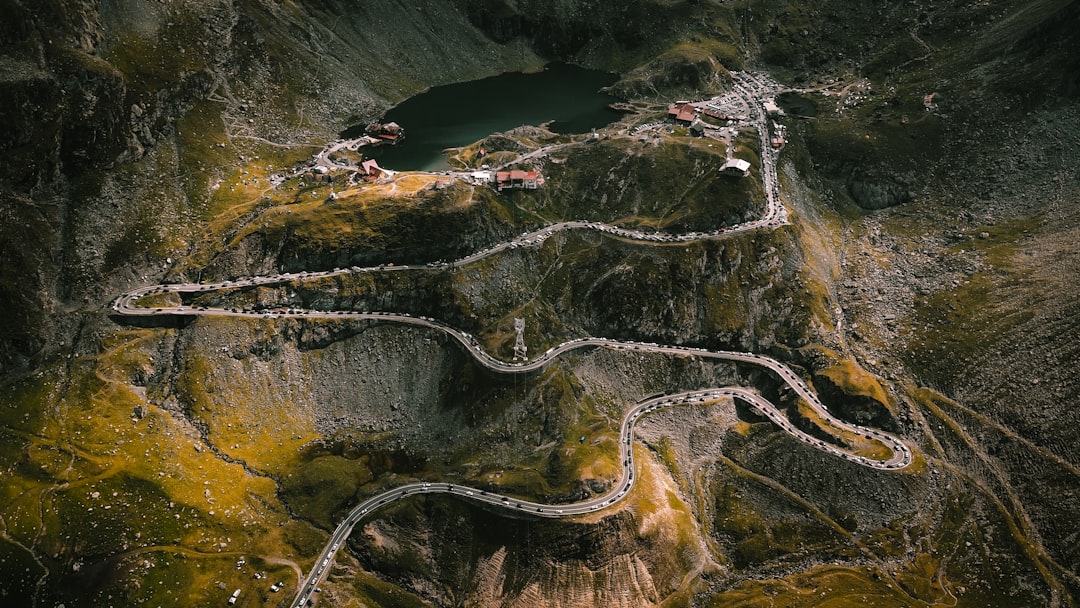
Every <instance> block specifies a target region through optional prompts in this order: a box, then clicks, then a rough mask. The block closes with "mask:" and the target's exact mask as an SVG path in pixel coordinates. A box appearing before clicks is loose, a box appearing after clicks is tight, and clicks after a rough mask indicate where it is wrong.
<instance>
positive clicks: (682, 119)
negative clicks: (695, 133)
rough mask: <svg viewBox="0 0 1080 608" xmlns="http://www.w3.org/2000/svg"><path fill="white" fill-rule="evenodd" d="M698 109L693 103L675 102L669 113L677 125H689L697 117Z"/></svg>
mask: <svg viewBox="0 0 1080 608" xmlns="http://www.w3.org/2000/svg"><path fill="white" fill-rule="evenodd" d="M697 112H698V109H697V108H695V107H694V106H693V104H689V103H683V104H673V105H672V106H671V107H669V108H668V111H667V115H668V118H670V119H671V120H672V121H674V122H675V124H677V125H684V126H687V127H689V126H690V124H691V123H693V122H694V119H695V118H697Z"/></svg>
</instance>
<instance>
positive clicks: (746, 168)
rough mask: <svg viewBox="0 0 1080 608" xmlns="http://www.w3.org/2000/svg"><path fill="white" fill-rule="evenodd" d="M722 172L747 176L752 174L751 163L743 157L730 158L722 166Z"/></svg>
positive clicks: (736, 175)
mask: <svg viewBox="0 0 1080 608" xmlns="http://www.w3.org/2000/svg"><path fill="white" fill-rule="evenodd" d="M720 174H721V175H732V176H735V177H746V176H747V175H750V163H749V162H748V161H745V160H743V159H741V158H729V159H727V162H725V163H724V166H722V167H720Z"/></svg>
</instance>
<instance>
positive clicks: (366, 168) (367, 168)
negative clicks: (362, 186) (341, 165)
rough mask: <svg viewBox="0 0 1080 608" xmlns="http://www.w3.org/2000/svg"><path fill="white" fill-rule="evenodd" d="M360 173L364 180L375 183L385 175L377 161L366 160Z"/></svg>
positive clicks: (361, 166) (361, 165) (361, 164)
mask: <svg viewBox="0 0 1080 608" xmlns="http://www.w3.org/2000/svg"><path fill="white" fill-rule="evenodd" d="M360 173H361V175H362V176H363V178H364V179H366V180H368V181H375V180H377V179H379V178H380V177H382V174H383V173H385V172H384V171H383V169H382V167H380V166H379V163H377V162H375V159H373V158H372V159H370V160H365V161H364V162H362V163H360Z"/></svg>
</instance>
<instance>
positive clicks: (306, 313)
mask: <svg viewBox="0 0 1080 608" xmlns="http://www.w3.org/2000/svg"><path fill="white" fill-rule="evenodd" d="M734 78H735V84H734V88H733V91H734V92H735V93H736V94H737V95H738V96H739V97H740V98H741V99H742V100H743V101H744V102H745V105H746V107H747V108H749V118H748V126H753V127H754V128H756V129H757V131H758V133H759V135H760V137H761V160H762V167H761V177H762V182H763V185H764V189H765V193H766V205H765V213H764V214H763V215H762V217H761V218H759V219H756V220H753V221H750V222H746V223H743V224H738V225H735V226H729V227H725V228H720V229H717V230H714V231H711V232H693V233H688V234H666V233H659V232H641V231H637V230H630V229H627V228H621V227H618V226H611V225H607V224H602V223H598V222H589V221H584V220H580V221H567V222H561V223H557V224H552V225H549V226H546V227H544V228H541V229H539V230H535V231H532V232H527V233H524V234H522V235H521V236H519V237H517V238H516V239H513V240H511V241H508V242H504V243H500V244H498V245H495V246H493V247H490V248H488V249H484V250H482V251H478V252H476V253H474V254H471V255H468V256H466V257H464V258H461V259H459V260H457V261H455V262H452V263H445V262H434V263H428V264H423V265H421V264H415V265H402V266H396V265H393V264H389V263H387V264H384V265H380V266H378V267H368V268H360V267H352V268H347V269H341V268H336V269H334V270H330V271H324V272H297V273H282V274H276V275H270V276H260V277H250V278H243V279H237V280H235V281H222V282H219V283H178V284H162V285H151V286H147V287H142V288H139V289H135V290H132V291H129V292H127V293H124V294H122V295H120V296H118V297H117V298H116V299H114V300H113V302H112V303H111V308H112V310H113V312H114V313H115V314H116V315H120V316H133V317H140V316H141V317H145V316H175V315H182V316H219V317H257V318H267V319H273V318H310V319H354V320H374V321H384V322H390V323H399V324H403V325H412V326H417V327H421V328H426V329H430V330H434V331H441V332H443V333H445V334H447V335H449V336H450V337H452V338H453V339H454V340H456V341H457V342H459V343H460V344H461V345H462V346H463V347H464V348H465V349H466V350H467V351H468V352H469V353H470V354H471V355H472V356H473V357H474V358H475V359H476V360H477V362H479V363H480V364H481V365H483V366H484V367H486V368H487V369H489V370H491V371H493V372H497V373H510V374H514V373H527V372H532V371H535V370H538V369H540V368H542V367H544V366H546V365H548V364H549V363H551V362H552V361H554V360H555V359H557V358H558V357H560V356H562V355H564V354H566V353H569V352H572V351H576V350H580V349H586V348H607V349H612V350H616V351H630V352H638V353H657V354H664V355H671V356H676V357H695V358H700V359H711V360H721V361H732V362H736V363H742V364H748V365H756V366H759V367H763V368H765V369H768V370H769V371H770V372H772V373H773V374H774V375H775V376H776V377H778V378H779V379H780V380H781V381H782V382H784V383H785V384H787V386H789V387H790V388H791V389H792V390H793V391H794V392H795V394H796V395H797V396H798V397H799V398H801V399H802V400H803V401H804V402H805V403H806V404H808V405H809V407H810V408H811V409H813V410H814V412H815V413H816V414H817V415H818V416H820V417H821V418H822V419H824V420H825V421H827V422H828V424H830V425H831V426H832V427H833V428H835V429H839V430H840V431H842V432H847V433H851V434H854V435H857V436H860V437H863V438H864V439H866V440H868V441H870V442H873V443H878V444H880V445H883V446H885V447H886V448H887V449H888V450H889V452H890V454H891V456H890V457H888V458H886V459H873V458H868V457H866V456H862V455H859V454H857V453H854V452H853V451H848V450H845V449H843V448H841V447H838V446H837V445H835V444H833V443H829V442H825V441H823V440H821V439H818V438H816V437H814V436H812V435H810V434H808V433H806V432H804V431H802V430H801V429H799V428H797V427H796V426H795V425H794V424H793V423H792V422H791V421H790V420H789V418H788V417H787V415H785V414H784V413H783V412H782V411H780V410H779V409H778V408H777V407H776V406H775V405H773V404H772V403H771V402H770V401H768V400H767V399H765V398H764V397H762V396H761V395H760V394H758V393H757V392H755V391H754V390H753V389H750V388H745V387H722V388H710V389H702V390H695V391H690V392H683V393H678V394H672V395H660V396H655V397H651V398H648V399H645V400H644V401H641V402H639V403H637V404H636V405H635V406H634V407H633V408H631V409H630V410H629V411H628V412H626V414H625V416H624V417H623V419H622V423H621V425H620V429H619V460H620V461H621V462H622V463H623V465H622V475H621V476H620V478H619V480H618V481H617V482H615V484H614V485H613V486H612V489H611V490H609V491H608V492H607V493H605V494H603V495H602V496H598V497H594V498H590V499H588V500H585V501H581V502H577V503H571V504H544V503H538V502H532V501H528V500H523V499H520V498H514V497H511V496H506V495H502V494H497V493H494V492H488V491H484V490H480V489H477V488H471V487H467V486H461V485H457V484H449V483H438V482H416V483H408V484H404V485H401V486H397V487H395V488H392V489H390V490H387V491H385V492H382V493H380V494H377V495H375V496H372V497H371V498H368V499H367V500H365V501H363V502H362V503H360V504H358V505H356V506H355V507H354V508H353V509H352V510H351V511H350V512H349V514H348V516H347V517H346V518H345V519H344V520H343V521H342V522H341V523H340V524H339V525H338V526H337V528H336V529H335V530H334V531H333V533H332V534H331V536H330V539H329V541H328V542H327V544H326V546H325V547H324V548H323V550H322V552H321V553H320V554H319V556H318V558H317V559H316V561H315V565H314V567H313V568H312V570H311V572H309V573H308V576H307V577H306V579H305V580H303V581H300V582H299V588H298V590H297V594H296V597H295V598H294V599H293V601H292V604H291V606H293V607H294V608H299V607H301V606H304V605H307V604H309V603H311V602H313V599H314V598H313V594H314V593H315V592H316V591H317V590H318V587H319V585H320V584H321V583H322V581H323V580H325V578H326V576H327V575H328V574H329V572H330V568H331V566H332V564H333V563H334V556H335V554H336V553H337V551H338V549H339V548H340V547H341V545H342V544H343V543H344V542H345V540H346V539H347V538H348V536H349V534H351V532H352V530H353V528H354V527H355V526H356V524H357V523H358V522H359V521H360V520H361V519H363V518H364V517H366V516H367V515H369V514H370V513H372V512H373V511H375V510H376V509H379V508H381V507H383V506H385V505H387V504H389V503H391V502H394V501H397V500H401V499H403V498H405V497H407V496H410V495H413V494H432V493H443V494H454V495H456V496H460V497H462V498H464V499H467V500H472V501H476V502H479V503H485V504H487V505H490V506H492V507H495V508H501V509H507V510H509V511H513V512H518V513H522V514H528V515H530V516H535V517H552V518H555V517H570V516H574V515H581V514H584V513H590V512H593V511H597V510H599V509H603V508H606V507H609V506H611V505H613V504H615V503H616V502H618V501H619V500H621V499H622V498H623V497H625V496H626V494H627V493H628V492H629V491H630V489H631V488H632V487H633V485H634V454H633V449H632V444H633V438H634V424H635V423H636V422H637V421H638V420H639V419H641V418H642V417H643V416H645V415H647V414H649V413H650V412H653V411H656V410H658V409H661V408H667V407H674V406H677V405H684V404H706V403H712V402H716V401H720V400H727V399H739V400H741V401H743V402H745V403H746V404H748V405H749V406H751V407H752V408H753V409H755V410H756V411H758V412H760V413H761V414H762V415H764V416H766V417H768V418H769V419H770V420H771V421H772V422H773V423H774V424H776V425H777V426H778V427H779V428H780V429H782V430H783V431H784V432H786V433H788V434H789V435H791V436H792V437H794V438H795V439H797V440H799V441H802V442H804V443H806V444H808V445H810V446H812V447H814V448H816V449H819V450H822V451H824V452H827V453H829V454H832V455H834V456H836V457H838V458H842V459H845V460H848V461H850V462H853V463H855V464H859V465H862V466H866V467H870V468H874V469H879V470H883V471H890V470H898V469H903V468H905V467H907V466H908V465H910V464H911V463H912V461H913V456H912V452H911V449H910V448H909V447H908V446H907V445H906V444H905V443H904V442H903V441H901V440H900V439H899V438H897V437H895V436H893V435H890V434H887V433H883V432H881V431H878V430H876V429H870V428H865V427H861V426H857V425H853V424H849V423H847V422H844V421H842V420H839V419H837V418H836V417H834V416H833V415H832V414H831V413H830V412H829V411H828V408H826V407H825V405H824V404H823V403H821V401H820V400H819V399H818V397H817V395H816V394H815V393H814V392H813V391H812V390H810V388H809V387H808V386H807V385H806V383H805V382H804V381H803V380H802V379H801V378H800V377H799V376H798V375H797V374H796V373H795V372H794V371H793V370H791V368H789V367H788V366H786V365H784V364H783V363H781V362H779V361H777V360H775V359H771V358H769V357H765V356H763V355H758V354H753V353H743V352H735V351H711V350H706V349H701V348H692V347H685V346H664V345H659V344H654V343H646V342H632V341H619V340H612V339H608V338H593V337H588V338H578V339H576V340H570V341H568V342H564V343H562V344H559V345H557V346H554V347H552V348H550V349H548V350H547V351H546V352H544V353H543V354H541V355H539V356H538V357H535V358H533V359H530V360H527V361H520V362H506V361H502V360H500V359H496V358H495V357H493V356H492V355H491V354H489V353H488V352H487V351H486V350H484V348H483V347H482V346H481V345H480V343H479V341H477V340H476V338H474V337H473V336H471V335H470V334H468V333H466V332H464V331H460V330H458V329H455V328H453V327H450V326H448V325H446V324H444V323H441V322H439V321H437V320H435V319H431V318H427V317H423V316H412V315H408V314H402V313H393V312H357V311H345V310H342V311H318V310H302V309H287V310H285V311H281V310H277V311H265V310H247V309H237V308H208V307H201V306H188V305H182V304H181V305H176V306H159V307H144V306H141V305H140V304H139V301H140V300H141V299H142V298H145V297H147V296H152V295H157V294H168V293H175V294H198V293H204V292H213V291H218V290H223V289H242V288H247V287H253V286H258V285H274V284H283V283H289V282H292V281H298V280H306V279H315V278H323V277H333V276H338V275H345V274H359V273H381V272H408V271H415V270H422V269H431V268H441V267H450V266H464V265H467V264H471V263H473V262H477V261H479V260H482V259H484V258H486V257H489V256H493V255H498V254H499V253H501V252H503V251H506V250H509V249H515V248H518V247H535V246H538V245H539V244H541V243H543V242H544V240H546V239H547V238H549V237H551V236H552V235H553V234H555V233H557V232H560V231H565V230H594V231H599V232H602V233H606V234H610V235H612V236H614V237H617V238H623V239H628V240H633V241H643V242H656V243H687V242H692V241H698V240H703V239H716V238H727V237H730V236H732V235H734V234H739V233H743V232H747V231H751V230H757V229H764V228H772V227H776V226H780V225H782V224H786V223H787V222H788V219H787V214H786V211H785V209H784V206H783V204H782V202H781V201H780V195H779V192H778V182H777V176H776V152H775V151H774V150H773V149H772V148H771V147H770V146H769V145H768V144H769V142H768V131H767V128H766V124H765V121H766V116H765V115H764V112H763V110H762V106H761V103H762V101H763V99H765V98H769V99H771V98H772V95H774V94H775V92H776V91H777V90H779V88H778V86H777V85H776V84H775V83H773V82H772V81H771V80H769V79H768V78H767V77H764V76H761V75H752V74H748V73H745V72H743V73H736V74H734ZM703 103H705V102H703Z"/></svg>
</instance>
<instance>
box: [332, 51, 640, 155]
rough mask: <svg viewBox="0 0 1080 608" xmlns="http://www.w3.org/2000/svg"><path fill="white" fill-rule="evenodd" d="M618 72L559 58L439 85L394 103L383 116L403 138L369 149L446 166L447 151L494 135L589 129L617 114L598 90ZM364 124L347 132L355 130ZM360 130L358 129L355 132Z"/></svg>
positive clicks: (348, 133) (584, 131) (600, 125)
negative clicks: (542, 128)
mask: <svg viewBox="0 0 1080 608" xmlns="http://www.w3.org/2000/svg"><path fill="white" fill-rule="evenodd" d="M616 79H617V76H615V75H614V74H609V73H607V72H600V71H596V70H586V69H584V68H579V67H576V66H571V65H565V64H554V65H550V66H548V67H547V68H545V69H544V70H543V71H542V72H537V73H535V74H521V73H513V74H502V75H499V76H492V77H491V78H484V79H483V80H474V81H472V82H462V83H457V84H449V85H445V86H440V87H434V88H432V89H430V90H428V91H427V92H424V93H421V94H419V95H416V96H414V97H410V98H409V99H406V100H405V101H403V102H402V103H400V104H399V105H397V106H394V107H393V108H391V109H390V110H389V111H388V112H387V113H386V116H384V117H383V119H382V122H391V121H393V122H396V123H398V124H399V125H401V126H402V127H403V128H404V129H405V139H404V140H402V141H401V142H400V143H398V144H397V145H395V146H380V147H377V148H370V149H368V150H366V152H365V153H366V154H367V155H369V156H371V157H373V158H375V159H376V160H378V161H379V164H380V165H382V166H384V167H386V168H388V169H395V170H398V171H439V170H443V169H448V168H449V165H448V164H447V163H446V158H445V157H444V156H443V154H442V151H443V150H444V149H445V148H455V147H459V146H464V145H468V144H470V143H472V142H474V141H477V140H479V139H482V138H484V137H487V136H488V135H490V134H492V133H497V132H500V131H506V130H509V129H513V128H515V127H520V126H521V125H538V124H541V123H545V122H548V121H554V123H553V124H552V125H551V127H550V128H551V130H552V131H555V132H557V133H587V132H588V131H590V130H592V129H595V128H599V127H603V126H605V125H607V124H609V123H611V122H614V121H615V120H616V119H618V118H619V116H620V114H619V113H618V112H616V111H615V110H612V109H611V108H609V107H608V104H610V103H612V102H613V101H616V99H615V98H614V97H611V96H610V95H607V94H604V93H601V92H599V90H600V88H602V87H606V86H608V85H611V84H613V83H614V82H615V81H616ZM363 128H364V127H363V125H360V126H359V127H352V128H350V129H349V130H348V131H346V132H345V133H343V136H346V137H349V136H353V137H355V136H357V135H359V134H360V133H362V132H363ZM356 129H358V130H356Z"/></svg>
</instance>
